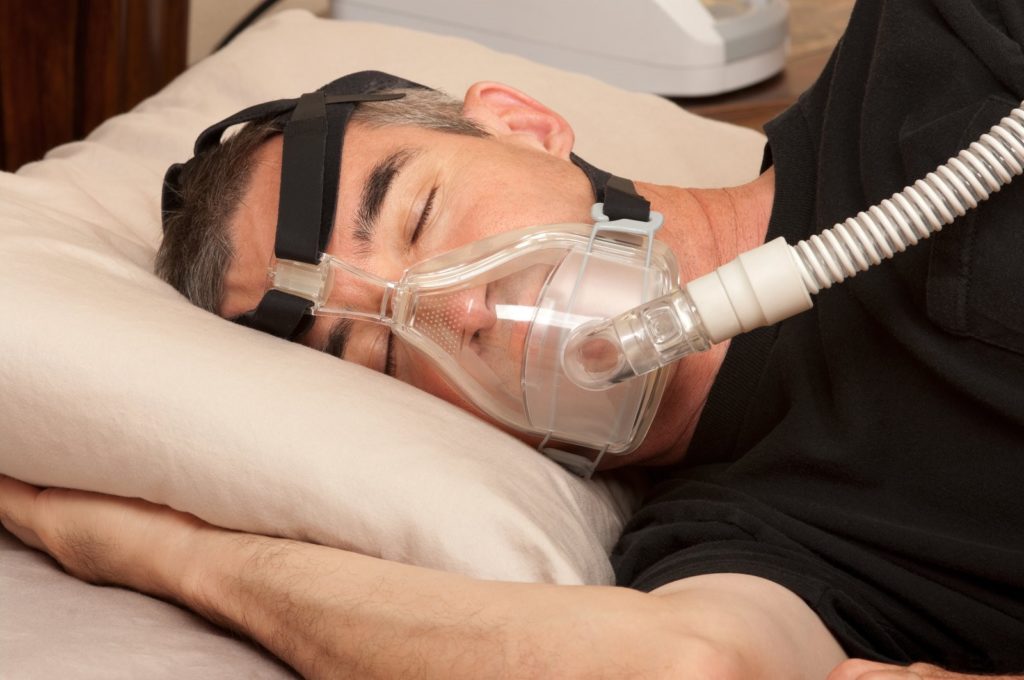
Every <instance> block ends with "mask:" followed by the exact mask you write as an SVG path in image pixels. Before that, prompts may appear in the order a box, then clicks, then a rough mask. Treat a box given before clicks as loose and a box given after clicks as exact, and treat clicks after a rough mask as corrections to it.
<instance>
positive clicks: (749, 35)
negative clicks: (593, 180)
mask: <svg viewBox="0 0 1024 680" xmlns="http://www.w3.org/2000/svg"><path fill="white" fill-rule="evenodd" d="M332 14H333V16H334V17H335V18H337V19H349V20H356V21H374V22H378V23H386V24H395V25H399V26H405V27H408V28H413V29H417V30H421V31H428V32H431V33H441V34H446V35H455V36H459V37H463V38H468V39H470V40H474V41H476V42H479V43H482V44H484V45H487V46H489V47H492V48H494V49H496V50H501V51H503V52H513V53H515V54H521V55H523V56H524V57H528V58H530V59H533V60H535V61H540V62H543V63H546V64H550V65H552V66H557V67H558V68H563V69H566V70H569V71H576V72H579V73H587V74H589V75H592V76H594V77H596V78H599V79H601V80H604V81H605V82H608V83H612V84H613V85H617V86H619V87H622V88H624V89H628V90H637V91H642V92H652V93H654V94H661V95H666V96H671V97H693V96H706V95H715V94H720V93H722V92H729V91H731V90H737V89H740V88H742V87H746V86H747V85H752V84H754V83H757V82H760V81H762V80H765V79H767V78H769V77H771V76H773V75H775V74H776V73H778V72H779V71H781V70H782V67H783V65H784V63H785V58H786V47H787V42H788V41H787V17H788V7H787V2H786V0H506V1H505V2H494V1H493V0H490V1H488V0H332Z"/></svg>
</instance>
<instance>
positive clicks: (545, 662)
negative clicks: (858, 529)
mask: <svg viewBox="0 0 1024 680" xmlns="http://www.w3.org/2000/svg"><path fill="white" fill-rule="evenodd" d="M0 518H3V519H4V525H5V526H8V528H10V529H11V530H12V531H13V532H14V533H15V534H16V535H18V536H19V537H21V538H22V540H24V541H25V542H26V543H29V544H30V545H33V546H34V547H37V548H40V549H43V550H45V551H47V552H49V553H50V554H51V555H53V556H54V557H55V558H56V559H57V560H58V561H59V562H60V563H61V564H62V565H63V566H64V567H65V569H67V570H68V571H69V572H70V573H72V574H73V575H75V576H77V577H79V578H82V579H84V580H88V581H91V582H97V583H112V584H119V585H125V586H128V587H131V588H134V589H136V590H140V591H143V592H147V593H151V594H154V595H157V596H160V597H164V598H167V599H173V600H176V601H178V602H180V603H182V604H184V605H185V606H187V607H189V608H191V609H194V610H195V611H197V612H199V613H200V614H202V615H204V616H206V617H208V618H210V619H211V620H213V621H215V622H217V623H220V624H222V625H225V626H228V627H231V628H234V629H236V630H239V631H241V632H243V633H245V634H247V635H249V636H251V637H252V638H253V639H255V640H257V641H258V642H260V643H261V644H262V645H264V646H265V647H267V648H268V649H269V650H270V651H272V652H273V653H274V654H276V655H277V656H279V657H280V658H282V659H283V660H285V661H286V662H288V663H289V664H290V665H292V666H293V667H294V668H295V669H296V670H298V671H299V672H300V673H302V674H303V675H305V676H306V677H332V676H344V677H353V676H355V677H385V678H392V677H402V678H410V677H412V678H416V677H424V678H430V677H438V678H461V677H466V678H480V677H489V678H490V677H493V678H501V677H510V676H511V677H557V678H574V677H579V678H601V677H614V678H623V677H638V678H639V677H642V678H658V677H685V678H716V679H722V680H727V679H731V678H744V679H748V678H780V677H785V678H801V677H806V678H822V677H824V676H825V675H826V674H827V673H828V670H829V669H831V668H832V667H833V666H834V665H835V664H836V663H838V662H839V661H840V660H841V659H842V658H843V656H842V653H841V652H840V651H839V648H838V646H837V645H836V643H835V641H834V640H832V638H831V636H830V635H829V634H828V633H827V631H826V630H825V629H824V627H823V626H822V625H821V623H820V621H818V619H817V617H815V616H814V614H813V613H812V612H811V611H810V609H808V608H807V607H806V606H805V605H804V604H803V603H802V602H801V601H800V600H799V599H798V598H796V597H795V596H794V595H792V594H791V593H789V591H786V590H785V589H783V588H781V587H779V586H776V585H774V584H771V583H769V582H767V581H763V580H761V579H755V578H752V577H745V576H737V575H717V576H708V577H699V578H696V579H687V580H686V581H681V582H678V583H677V584H673V585H672V586H671V587H666V588H665V589H662V591H661V594H660V595H647V594H643V593H638V592H635V591H630V590H627V589H622V588H611V587H589V586H579V587H566V586H552V585H542V584H525V583H499V582H490V581H476V580H473V579H469V578H466V577H463V576H459V575H455V574H449V573H443V572H436V571H432V570H428V569H423V568H419V567H412V566H408V565H402V564H397V563H392V562H387V561H384V560H379V559H375V558H370V557H365V556H361V555H357V554H353V553H348V552H345V551H341V550H334V549H330V548H324V547H321V546H315V545H309V544H304V543H298V542H295V541H287V540H282V539H273V538H267V537H262V536H253V535H247V534H239V533H235V532H229V531H224V530H221V529H218V528H215V527H212V526H211V525H208V524H205V523H203V522H201V521H200V520H198V519H196V518H194V517H192V516H191V515H186V514H183V513H178V512H175V511H173V510H170V509H168V508H163V507H160V506H155V505H152V504H150V503H146V502H144V501H138V500H134V501H126V500H124V499H116V498H113V497H110V496H102V495H98V494H89V493H84V492H76V491H67V490H61V489H48V490H45V491H40V490H38V489H36V488H35V487H31V486H29V485H26V484H22V483H20V482H16V481H14V480H11V479H8V478H0Z"/></svg>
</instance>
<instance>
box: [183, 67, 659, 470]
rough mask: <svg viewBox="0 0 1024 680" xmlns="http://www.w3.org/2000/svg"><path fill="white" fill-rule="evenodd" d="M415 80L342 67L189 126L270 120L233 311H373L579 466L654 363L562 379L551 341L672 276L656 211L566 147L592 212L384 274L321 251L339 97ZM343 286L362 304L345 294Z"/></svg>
mask: <svg viewBox="0 0 1024 680" xmlns="http://www.w3.org/2000/svg"><path fill="white" fill-rule="evenodd" d="M421 87H422V86H421V85H418V84H416V83H412V82H410V81H406V80H402V79H399V78H395V77H393V76H389V75H387V74H383V73H379V72H372V71H370V72H362V73H357V74H353V75H350V76H346V77H344V78H341V79H339V80H336V81H334V82H332V83H330V84H328V85H327V86H325V87H324V88H322V89H321V90H318V91H317V92H314V93H310V94H305V95H303V96H302V97H300V98H298V99H287V100H278V101H275V102H268V103H266V104H261V105H258V106H255V107H250V108H248V109H245V110H244V111H241V112H239V113H237V114H235V115H234V116H231V117H229V118H227V119H225V120H223V121H221V122H219V123H217V124H215V125H213V126H211V127H210V128H208V129H207V130H206V131H204V132H203V133H202V134H201V135H200V136H199V138H198V140H197V142H196V146H195V154H196V155H197V156H198V155H200V154H202V153H204V152H206V151H207V150H209V149H211V148H212V147H214V146H216V145H218V144H219V143H220V140H221V136H222V135H223V133H224V131H225V130H227V128H228V127H231V126H232V125H236V124H239V123H245V122H250V121H253V120H257V119H265V118H268V117H277V118H278V119H279V120H280V121H281V122H283V123H284V131H283V137H284V149H283V157H282V170H281V190H280V191H281V193H280V201H279V211H278V223H277V232H276V237H275V245H274V257H273V260H272V262H271V263H270V267H269V270H268V284H267V291H266V293H265V295H264V297H263V299H262V300H261V301H260V303H259V305H258V306H257V307H256V309H254V310H251V311H249V312H247V313H245V314H242V315H240V316H239V317H237V318H236V319H234V320H235V321H236V322H238V323H241V324H243V325H246V326H249V327H252V328H255V329H258V330H262V331H265V332H269V333H272V334H274V335H277V336H278V337H282V338H286V339H294V338H297V337H298V336H300V335H301V334H302V333H304V332H305V331H306V330H307V329H308V328H309V326H310V324H311V322H312V320H313V318H314V317H316V316H339V317H345V318H348V319H352V320H359V321H366V322H373V323H379V324H383V325H385V326H387V328H388V329H389V331H390V332H391V333H393V334H394V335H395V336H396V337H397V338H399V339H401V341H402V342H403V343H404V344H405V345H406V346H408V347H409V348H411V349H412V350H413V351H415V352H416V353H417V354H418V355H419V358H421V359H424V360H425V361H426V362H428V363H429V364H430V366H431V367H432V368H434V369H436V371H437V372H438V373H439V374H440V375H441V376H443V378H444V379H445V381H446V382H447V383H448V384H449V385H451V386H452V387H453V388H455V389H456V390H457V391H458V392H459V393H460V394H461V396H462V397H464V398H465V399H466V400H467V401H468V402H469V403H471V404H472V405H473V406H474V407H475V408H476V409H478V410H479V411H480V412H482V413H483V414H484V415H485V416H487V417H488V418H490V419H491V420H493V421H494V422H495V423H497V424H498V425H499V426H501V427H503V428H504V429H506V430H507V431H511V432H513V433H515V434H517V435H519V436H520V438H523V439H525V440H527V441H531V442H533V443H535V444H536V446H537V448H538V449H539V450H541V451H542V452H543V453H545V454H546V455H548V456H549V457H551V458H553V459H554V460H556V461H557V462H559V463H560V464H562V465H563V466H565V467H567V468H569V469H570V470H572V471H573V472H576V473H577V474H580V475H582V476H588V477H589V476H590V475H591V474H592V473H593V471H594V470H595V469H596V467H597V465H598V464H599V463H600V461H601V459H602V457H603V456H604V455H605V454H612V455H622V454H625V453H628V452H630V451H632V450H633V449H635V448H636V447H637V446H639V444H640V443H641V442H642V441H643V439H644V437H645V436H646V434H647V431H648V429H649V427H650V425H651V422H652V421H653V419H654V415H655V413H656V412H657V410H658V405H659V403H660V400H661V396H662V393H663V391H664V388H665V382H666V378H667V375H668V374H667V372H666V371H662V370H655V371H651V372H649V373H648V374H647V375H645V376H644V377H642V378H638V379H636V380H630V381H625V382H618V383H616V384H614V385H609V386H607V387H606V388H603V389H599V390H595V389H593V388H591V387H589V386H581V385H579V384H577V382H575V381H573V380H572V379H570V377H569V375H568V374H567V373H566V371H565V369H564V365H563V361H562V356H563V351H564V347H565V345H566V343H567V341H568V338H569V336H570V333H572V332H573V331H574V330H576V329H578V328H580V327H581V326H584V325H587V324H592V323H597V322H600V321H603V320H605V319H607V318H609V317H611V316H614V315H617V314H619V313H622V312H624V311H626V310H629V309H632V308H634V307H636V306H637V305H639V304H641V303H643V302H647V301H649V300H653V299H655V298H659V297H661V296H663V295H666V294H668V293H670V292H671V291H673V290H677V289H678V286H679V272H678V267H677V264H676V260H675V257H674V256H673V254H672V252H671V251H670V250H669V249H668V248H667V247H666V246H665V245H663V244H662V243H661V242H659V241H656V240H655V239H654V234H655V232H656V231H657V229H658V227H660V226H661V222H662V216H661V215H660V214H658V213H652V212H651V210H650V204H649V203H648V202H647V201H646V200H645V199H643V198H642V197H641V196H639V195H638V194H636V192H635V190H634V188H633V185H632V183H631V182H629V181H628V180H623V179H621V178H616V177H612V176H611V175H610V174H608V173H606V172H603V171H601V170H598V169H597V168H594V167H593V166H591V165H589V164H587V163H586V162H584V161H583V160H582V159H580V158H579V157H578V156H575V155H573V156H572V157H571V158H572V161H573V162H574V163H575V164H576V165H577V166H578V167H580V168H581V170H583V172H584V173H585V174H586V175H587V177H588V179H589V180H590V182H591V185H592V188H593V189H594V193H595V197H596V198H597V199H598V202H597V203H596V204H595V206H594V208H593V214H592V217H593V220H594V223H593V224H560V225H547V226H537V227H531V228H528V229H521V230H517V231H512V232H507V233H502V234H498V235H495V236H492V237H489V238H486V239H483V240H481V241H478V242H475V243H471V244H468V245H466V246H463V247H461V248H458V249H456V250H453V251H450V252H447V253H444V254H442V255H440V256H437V257H434V258H431V259H428V260H426V261H424V262H421V263H419V264H417V265H415V266H413V267H411V268H409V269H408V270H406V271H405V272H404V273H403V274H402V275H401V276H400V277H399V278H398V279H397V280H393V281H392V280H385V279H382V278H380V277H378V276H375V275H373V274H372V273H369V272H365V271H362V270H360V269H358V268H357V267H354V266H352V265H351V264H349V263H346V262H344V261H343V260H341V259H339V258H336V257H333V256H331V255H328V254H326V253H324V248H325V247H326V244H327V242H328V239H329V236H330V231H331V227H332V226H333V223H334V213H335V208H336V201H337V189H336V187H337V186H338V177H339V174H340V172H341V168H340V158H341V146H342V144H343V142H344V131H345V126H346V125H347V122H348V119H349V117H350V116H351V114H352V111H353V110H354V108H355V106H356V105H357V104H358V103H360V102H365V101H381V100H387V99H397V98H400V97H402V96H404V95H403V94H402V93H394V92H389V93H381V91H382V90H394V89H405V88H421ZM185 171H187V164H176V165H173V166H171V168H170V169H169V170H168V172H167V175H166V177H165V181H164V193H163V210H164V212H165V214H166V213H168V212H170V211H173V210H174V209H176V207H178V206H177V201H178V198H177V196H178V192H177V190H176V188H177V186H178V183H179V181H180V177H181V173H182V172H185ZM325 188H327V190H325ZM357 292H358V295H357V294H356V293H357ZM355 298H358V299H360V300H371V301H372V303H370V304H369V306H367V304H366V303H364V304H363V306H361V307H360V306H359V305H356V304H353V299H355Z"/></svg>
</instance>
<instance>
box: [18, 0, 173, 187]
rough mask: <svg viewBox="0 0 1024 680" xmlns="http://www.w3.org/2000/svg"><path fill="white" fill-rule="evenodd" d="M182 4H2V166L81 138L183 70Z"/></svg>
mask: <svg viewBox="0 0 1024 680" xmlns="http://www.w3.org/2000/svg"><path fill="white" fill-rule="evenodd" d="M187 33H188V0H43V1H40V0H0V132H2V136H0V164H2V167H0V169H3V170H16V169H17V168H18V167H20V166H21V165H23V164H24V163H27V162H29V161H32V160H35V159H38V158H40V157H41V156H42V155H43V154H44V153H45V152H46V151H47V150H48V149H51V148H53V147H54V146H57V145H58V144H63V143H64V142H68V141H71V140H74V139H80V138H82V137H84V136H85V135H87V134H88V133H89V132H90V131H91V130H92V129H93V128H95V127H96V126H97V125H99V124H100V123H101V122H103V121H104V120H106V119H107V118H109V117H110V116H113V115H115V114H117V113H121V112H122V111H126V110H128V109H130V108H131V107H132V106H134V105H135V104H137V103H138V102H140V101H141V100H142V99H144V98H145V97H148V96H149V95H151V94H153V93H154V92H156V91H157V90H159V89H160V88H161V87H163V86H164V85H165V84H166V83H167V82H168V81H170V80H171V79H172V78H174V76H176V75H177V74H179V73H181V72H182V71H183V70H184V69H185V59H186V46H187Z"/></svg>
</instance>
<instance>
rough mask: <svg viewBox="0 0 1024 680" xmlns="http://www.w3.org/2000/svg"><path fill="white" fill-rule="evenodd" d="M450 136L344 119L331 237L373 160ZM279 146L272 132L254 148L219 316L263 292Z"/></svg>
mask: <svg viewBox="0 0 1024 680" xmlns="http://www.w3.org/2000/svg"><path fill="white" fill-rule="evenodd" d="M453 137H454V135H446V134H443V133H439V132H435V131H430V130H425V129H422V128H416V127H408V126H396V127H388V128H368V127H366V126H364V125H360V124H358V123H352V124H350V125H349V126H348V129H347V130H346V133H345V140H344V146H343V150H342V163H341V176H340V178H339V187H338V205H337V209H336V213H335V225H334V227H335V228H334V229H333V231H332V243H333V242H336V241H337V239H338V237H339V228H338V225H339V224H347V223H351V221H352V215H353V213H354V212H355V204H356V202H357V197H358V196H359V194H360V191H361V188H362V186H363V184H364V183H365V180H366V178H367V175H368V174H369V172H370V170H371V168H372V167H373V166H374V165H375V164H376V163H378V162H379V161H380V160H381V159H383V158H386V157H387V156H388V155H389V154H391V153H394V152H395V151H396V150H397V149H400V148H409V147H412V148H418V149H430V150H431V151H440V150H442V149H443V148H444V146H445V145H446V144H451V143H454V141H455V140H453V139H452V138H453ZM283 146H284V144H283V138H282V137H281V136H280V135H277V136H275V137H273V138H271V139H270V140H268V141H267V142H265V143H264V144H263V145H262V146H260V147H259V149H257V150H256V152H255V153H254V156H253V166H252V171H251V175H250V178H249V182H248V185H247V187H246V189H245V191H244V193H243V196H242V199H241V201H240V202H239V205H238V208H237V210H236V212H235V214H234V215H233V217H232V220H231V225H230V228H229V232H230V236H231V239H232V244H233V246H234V257H233V258H232V262H231V266H230V267H229V269H228V271H227V273H226V275H225V278H224V296H223V302H222V304H221V309H220V314H221V316H224V317H228V318H231V317H234V316H237V315H239V314H241V313H243V312H246V311H249V310H250V309H253V308H255V307H256V306H257V305H258V304H259V302H260V300H261V299H262V298H263V294H264V292H265V289H266V283H267V267H268V264H269V263H270V259H271V257H272V255H273V253H274V239H275V235H276V228H277V209H278V198H279V193H280V187H281V154H282V150H283Z"/></svg>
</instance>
